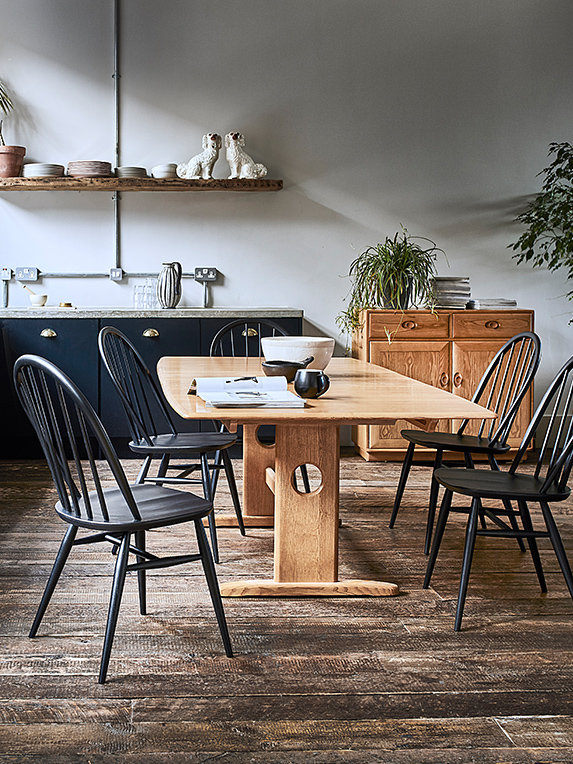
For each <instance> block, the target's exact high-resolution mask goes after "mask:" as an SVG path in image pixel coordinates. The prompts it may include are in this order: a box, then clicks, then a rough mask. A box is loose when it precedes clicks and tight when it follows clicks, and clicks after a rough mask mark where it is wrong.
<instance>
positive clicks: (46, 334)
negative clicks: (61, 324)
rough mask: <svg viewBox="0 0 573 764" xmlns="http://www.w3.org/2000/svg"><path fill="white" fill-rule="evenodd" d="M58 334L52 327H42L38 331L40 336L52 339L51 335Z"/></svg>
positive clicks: (55, 335)
mask: <svg viewBox="0 0 573 764" xmlns="http://www.w3.org/2000/svg"><path fill="white" fill-rule="evenodd" d="M57 336H58V335H57V334H56V332H55V331H54V330H53V329H42V331H41V332H40V337H46V339H52V338H53V337H57Z"/></svg>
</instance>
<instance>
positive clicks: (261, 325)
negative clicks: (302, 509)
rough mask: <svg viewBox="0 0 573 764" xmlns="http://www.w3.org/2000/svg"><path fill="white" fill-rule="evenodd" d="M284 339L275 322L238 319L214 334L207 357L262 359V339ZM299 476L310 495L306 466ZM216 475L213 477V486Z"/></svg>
mask: <svg viewBox="0 0 573 764" xmlns="http://www.w3.org/2000/svg"><path fill="white" fill-rule="evenodd" d="M277 335H278V336H281V337H286V336H288V333H287V332H285V330H284V329H283V328H282V326H279V324H277V323H276V322H275V321H271V320H270V319H262V320H261V319H251V320H249V319H243V318H239V319H237V320H235V321H230V322H229V323H228V324H225V326H223V327H222V328H221V329H219V331H218V332H217V333H216V334H215V336H214V337H213V339H212V341H211V348H210V350H209V355H210V356H211V357H213V356H230V357H232V358H236V357H237V356H240V357H242V358H251V357H258V358H262V357H263V346H262V342H261V341H262V339H263V337H276V336H277ZM301 360H302V359H301ZM220 428H221V431H222V432H226V430H225V427H224V425H220ZM300 474H301V477H302V482H303V486H304V490H305V493H310V488H311V486H310V480H309V477H308V470H307V468H306V464H303V465H301V467H300ZM216 480H217V475H215V484H216Z"/></svg>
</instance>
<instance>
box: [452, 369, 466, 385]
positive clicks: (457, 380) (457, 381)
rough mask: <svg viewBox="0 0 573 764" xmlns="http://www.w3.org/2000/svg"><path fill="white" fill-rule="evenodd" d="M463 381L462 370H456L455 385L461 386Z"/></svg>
mask: <svg viewBox="0 0 573 764" xmlns="http://www.w3.org/2000/svg"><path fill="white" fill-rule="evenodd" d="M463 381H464V378H463V377H462V375H461V374H460V372H459V371H456V373H455V374H454V387H459V386H460V385H461V384H462V382H463Z"/></svg>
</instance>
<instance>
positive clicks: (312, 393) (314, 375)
mask: <svg viewBox="0 0 573 764" xmlns="http://www.w3.org/2000/svg"><path fill="white" fill-rule="evenodd" d="M329 387H330V380H329V378H328V377H327V376H326V374H325V373H324V372H323V371H316V370H315V369H299V370H298V371H297V373H296V375H295V378H294V389H295V392H296V393H298V395H300V397H301V398H318V397H319V396H321V395H322V394H323V393H325V392H326V391H327V390H328V388H329Z"/></svg>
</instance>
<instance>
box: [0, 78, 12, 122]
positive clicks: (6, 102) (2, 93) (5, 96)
mask: <svg viewBox="0 0 573 764" xmlns="http://www.w3.org/2000/svg"><path fill="white" fill-rule="evenodd" d="M13 108H14V104H13V102H12V99H11V98H10V94H9V93H8V89H7V88H6V85H4V83H3V82H1V81H0V110H1V111H3V112H4V114H9V112H11V111H12V109H13Z"/></svg>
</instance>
